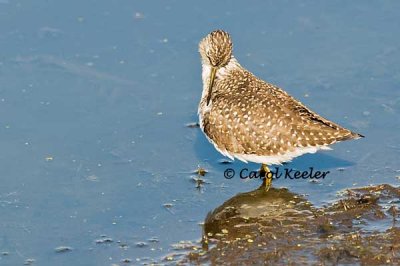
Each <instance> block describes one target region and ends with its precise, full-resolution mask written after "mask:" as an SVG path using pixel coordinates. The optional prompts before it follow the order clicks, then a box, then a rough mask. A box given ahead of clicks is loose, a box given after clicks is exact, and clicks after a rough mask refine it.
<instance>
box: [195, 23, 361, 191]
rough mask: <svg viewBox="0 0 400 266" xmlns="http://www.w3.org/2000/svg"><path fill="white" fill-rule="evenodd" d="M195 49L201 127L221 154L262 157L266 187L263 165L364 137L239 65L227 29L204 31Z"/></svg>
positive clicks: (243, 158)
mask: <svg viewBox="0 0 400 266" xmlns="http://www.w3.org/2000/svg"><path fill="white" fill-rule="evenodd" d="M199 52H200V55H201V62H202V69H203V70H202V79H203V92H202V96H201V100H200V104H199V109H198V114H199V119H200V127H201V129H202V130H203V132H204V133H205V135H206V136H207V138H208V140H209V141H210V142H211V143H212V144H214V146H215V148H216V149H217V150H218V151H219V152H220V153H222V154H223V155H225V156H227V157H229V158H230V159H232V160H233V159H234V158H237V159H239V160H241V161H244V162H255V163H261V169H260V172H262V173H263V174H264V176H265V178H264V183H265V187H266V190H268V189H269V187H270V186H271V182H272V175H270V171H269V169H268V166H267V165H271V164H281V163H283V162H288V161H290V160H292V159H293V158H294V157H297V156H300V155H302V154H305V153H314V152H316V151H317V150H320V149H321V150H324V149H325V150H326V149H330V148H329V147H328V145H330V144H333V143H335V142H338V141H343V140H349V139H358V138H361V137H363V136H362V135H360V134H358V133H355V132H352V131H350V130H348V129H346V128H343V127H341V126H339V125H337V124H335V123H333V122H331V121H329V120H327V119H325V118H323V117H321V116H319V115H318V114H316V113H314V112H313V111H311V110H310V109H308V108H307V107H306V106H305V105H303V104H302V103H301V102H299V101H297V100H296V99H294V98H293V97H292V96H290V95H289V94H288V93H287V92H285V91H284V90H282V89H280V88H278V87H277V86H275V85H272V84H270V83H267V82H265V81H263V80H261V79H259V78H258V77H256V76H255V75H253V74H252V73H251V72H250V71H248V70H246V69H245V68H243V67H242V66H241V65H240V64H239V62H238V61H237V60H236V58H235V57H234V56H233V54H232V40H231V37H230V35H229V34H228V33H227V32H225V31H222V30H216V31H213V32H211V33H210V34H208V35H207V36H206V37H205V38H204V39H202V40H201V41H200V43H199Z"/></svg>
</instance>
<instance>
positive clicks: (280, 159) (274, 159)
mask: <svg viewBox="0 0 400 266" xmlns="http://www.w3.org/2000/svg"><path fill="white" fill-rule="evenodd" d="M202 130H203V128H202ZM203 132H204V131H203ZM204 135H206V134H204ZM206 137H207V139H208V141H209V142H210V143H212V144H213V145H214V147H215V149H216V150H217V151H218V152H219V153H221V154H222V155H224V156H226V157H228V158H229V159H231V160H235V159H238V160H240V161H242V162H245V163H248V162H253V163H261V164H266V165H280V164H282V163H284V162H290V161H291V160H292V159H294V158H295V157H298V156H300V155H303V154H306V153H316V152H317V151H318V150H332V148H330V147H328V146H325V145H320V146H309V147H298V148H296V149H295V150H294V151H290V152H285V153H283V154H281V155H270V156H263V155H256V154H239V153H230V152H228V151H227V150H221V149H220V148H218V146H217V144H215V142H214V141H213V140H212V139H210V138H209V137H208V136H207V135H206Z"/></svg>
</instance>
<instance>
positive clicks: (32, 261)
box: [24, 259, 36, 265]
mask: <svg viewBox="0 0 400 266" xmlns="http://www.w3.org/2000/svg"><path fill="white" fill-rule="evenodd" d="M35 261H36V260H35V259H26V260H25V262H24V265H32V264H33V263H35Z"/></svg>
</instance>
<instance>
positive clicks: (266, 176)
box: [260, 164, 272, 191]
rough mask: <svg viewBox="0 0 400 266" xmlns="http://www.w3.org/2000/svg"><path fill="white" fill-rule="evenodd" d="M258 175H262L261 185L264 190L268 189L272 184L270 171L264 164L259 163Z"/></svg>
mask: <svg viewBox="0 0 400 266" xmlns="http://www.w3.org/2000/svg"><path fill="white" fill-rule="evenodd" d="M260 176H264V179H263V185H264V187H265V191H268V190H269V188H270V187H271V185H272V173H271V171H270V170H269V168H268V166H267V165H266V164H261V169H260Z"/></svg>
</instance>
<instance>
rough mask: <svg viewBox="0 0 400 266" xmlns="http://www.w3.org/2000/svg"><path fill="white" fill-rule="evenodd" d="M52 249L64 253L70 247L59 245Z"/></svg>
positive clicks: (70, 248)
mask: <svg viewBox="0 0 400 266" xmlns="http://www.w3.org/2000/svg"><path fill="white" fill-rule="evenodd" d="M54 251H55V252H57V253H65V252H68V251H72V247H68V246H59V247H56V248H55V249H54Z"/></svg>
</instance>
